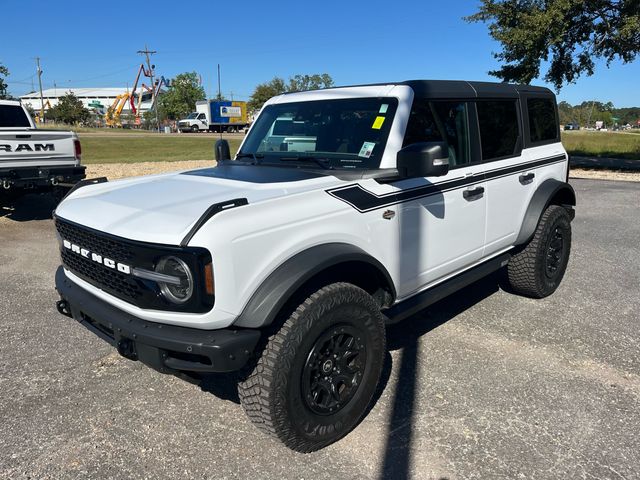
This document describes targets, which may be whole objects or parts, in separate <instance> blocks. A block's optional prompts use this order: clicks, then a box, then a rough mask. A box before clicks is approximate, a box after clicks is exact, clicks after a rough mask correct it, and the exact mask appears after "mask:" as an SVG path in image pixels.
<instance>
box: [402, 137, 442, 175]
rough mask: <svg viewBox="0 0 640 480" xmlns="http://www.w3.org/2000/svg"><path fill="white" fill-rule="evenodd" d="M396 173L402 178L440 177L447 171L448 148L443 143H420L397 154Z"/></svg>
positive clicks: (413, 144)
mask: <svg viewBox="0 0 640 480" xmlns="http://www.w3.org/2000/svg"><path fill="white" fill-rule="evenodd" d="M397 166H398V173H399V174H400V176H401V177H404V178H417V177H440V176H442V175H446V174H447V172H448V171H449V148H448V146H447V144H446V143H445V142H421V143H412V144H411V145H407V146H406V147H404V148H403V149H402V150H400V151H399V152H398V157H397Z"/></svg>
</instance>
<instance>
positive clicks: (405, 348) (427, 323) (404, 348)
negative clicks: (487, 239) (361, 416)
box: [380, 273, 501, 480]
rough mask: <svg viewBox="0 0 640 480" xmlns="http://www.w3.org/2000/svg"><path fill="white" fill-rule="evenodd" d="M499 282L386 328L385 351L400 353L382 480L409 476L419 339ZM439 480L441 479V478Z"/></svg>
mask: <svg viewBox="0 0 640 480" xmlns="http://www.w3.org/2000/svg"><path fill="white" fill-rule="evenodd" d="M500 280H501V274H500V273H495V274H493V275H490V276H488V277H486V278H484V279H482V280H480V281H478V282H476V283H474V284H472V285H470V286H468V287H466V288H464V289H462V290H460V291H459V292H457V293H455V294H453V295H451V296H450V297H448V298H445V299H443V300H441V301H440V302H438V303H435V304H434V305H432V306H431V307H429V308H428V309H427V310H424V311H422V312H420V313H418V314H417V315H414V316H413V317H411V318H408V319H406V320H404V321H403V322H400V323H399V324H396V325H392V326H390V327H389V328H388V329H387V348H388V349H389V350H391V351H393V350H401V357H400V365H399V367H398V380H397V383H396V390H395V392H394V395H393V405H392V412H391V416H390V420H389V427H388V432H387V440H386V447H385V455H384V460H383V466H382V469H381V471H380V478H381V479H396V478H410V477H411V447H412V441H413V424H414V422H415V419H414V407H415V399H416V392H417V390H418V388H419V385H418V384H417V380H418V378H419V372H418V370H419V369H420V368H428V366H425V365H419V364H418V352H419V348H420V345H419V343H420V337H422V336H423V335H425V334H427V333H429V332H430V331H432V330H434V329H436V328H437V327H439V326H440V325H442V324H444V323H446V322H448V321H449V320H451V319H453V318H455V317H456V316H457V315H459V314H461V313H462V312H464V311H465V310H467V309H469V308H471V307H473V306H474V305H475V304H477V303H479V302H481V301H482V300H484V299H485V298H487V297H489V296H491V295H493V294H494V293H496V292H497V291H498V290H499V289H500V287H499V285H500ZM440 480H444V477H443V478H441V479H440Z"/></svg>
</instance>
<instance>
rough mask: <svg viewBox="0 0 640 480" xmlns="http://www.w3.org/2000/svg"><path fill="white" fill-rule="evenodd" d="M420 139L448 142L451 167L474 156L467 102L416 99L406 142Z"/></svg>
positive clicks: (406, 134)
mask: <svg viewBox="0 0 640 480" xmlns="http://www.w3.org/2000/svg"><path fill="white" fill-rule="evenodd" d="M420 142H446V143H447V146H448V147H449V166H450V168H455V167H458V166H461V165H466V164H468V163H469V162H470V161H471V158H470V153H469V122H468V115H467V103H466V102H439V101H438V102H429V101H426V100H421V99H416V100H415V102H414V104H413V107H412V109H411V114H410V116H409V122H408V124H407V131H406V133H405V135H404V144H403V146H405V147H406V146H407V145H411V144H412V143H420Z"/></svg>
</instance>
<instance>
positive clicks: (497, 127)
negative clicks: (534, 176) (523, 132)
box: [477, 100, 520, 162]
mask: <svg viewBox="0 0 640 480" xmlns="http://www.w3.org/2000/svg"><path fill="white" fill-rule="evenodd" d="M477 105H478V123H479V125H480V142H481V143H482V160H483V161H485V162H486V161H489V160H497V159H500V158H505V157H511V156H514V155H516V154H517V153H518V136H519V135H520V128H519V126H518V109H517V107H516V100H486V101H478V104H477Z"/></svg>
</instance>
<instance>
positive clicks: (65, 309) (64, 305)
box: [56, 300, 71, 318]
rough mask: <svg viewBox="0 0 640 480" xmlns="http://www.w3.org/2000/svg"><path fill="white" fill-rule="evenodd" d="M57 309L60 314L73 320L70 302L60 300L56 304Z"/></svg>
mask: <svg viewBox="0 0 640 480" xmlns="http://www.w3.org/2000/svg"><path fill="white" fill-rule="evenodd" d="M56 308H57V309H58V312H59V313H61V314H62V315H64V316H65V317H69V318H71V309H70V308H69V302H67V301H66V300H58V301H57V302H56Z"/></svg>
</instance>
